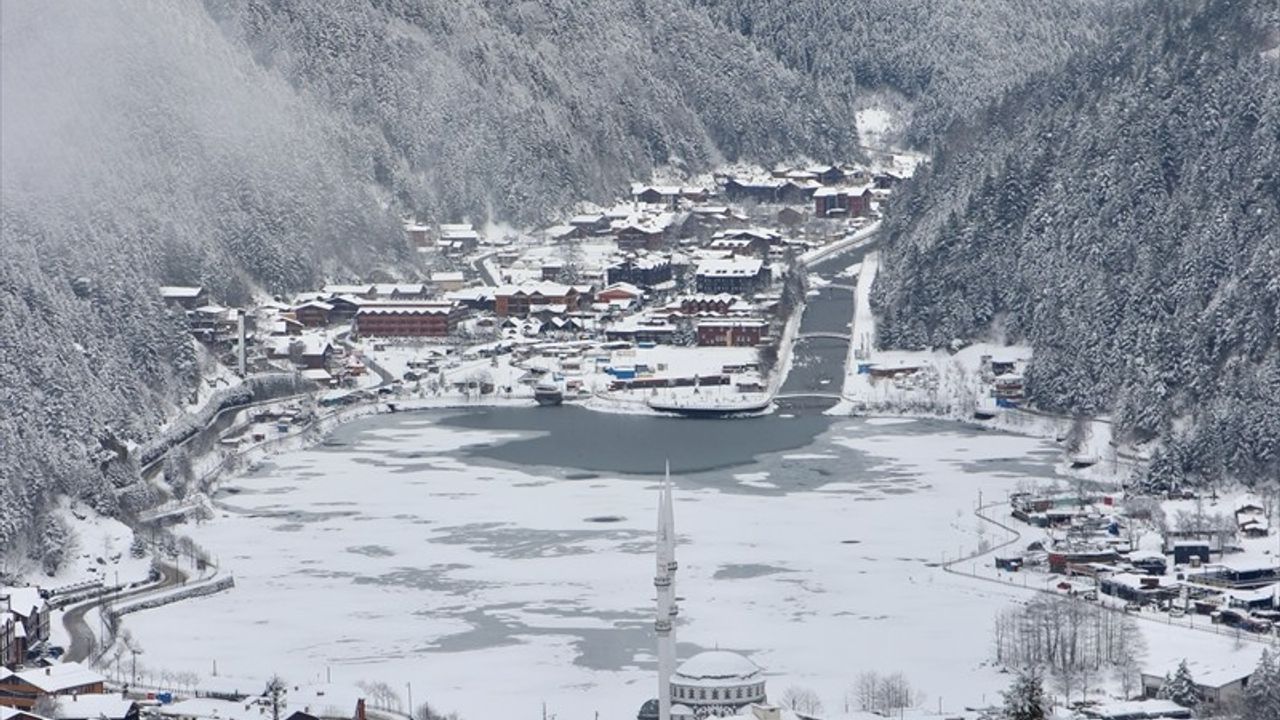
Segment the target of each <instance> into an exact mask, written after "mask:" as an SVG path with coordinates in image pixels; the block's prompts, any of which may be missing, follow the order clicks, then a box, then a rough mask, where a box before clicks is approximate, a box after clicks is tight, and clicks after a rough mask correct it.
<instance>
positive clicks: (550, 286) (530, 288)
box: [494, 282, 574, 297]
mask: <svg viewBox="0 0 1280 720" xmlns="http://www.w3.org/2000/svg"><path fill="white" fill-rule="evenodd" d="M573 289H574V288H573V287H572V286H570V285H561V284H560V283H554V282H537V283H524V284H522V285H499V286H498V288H497V290H495V291H494V295H542V296H543V297H564V296H565V295H568V294H569V291H571V290H573Z"/></svg>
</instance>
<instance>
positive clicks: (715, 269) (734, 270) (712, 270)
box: [698, 257, 764, 277]
mask: <svg viewBox="0 0 1280 720" xmlns="http://www.w3.org/2000/svg"><path fill="white" fill-rule="evenodd" d="M763 267H764V261H763V260H761V259H759V258H746V257H733V258H711V259H707V260H703V261H702V262H699V263H698V274H699V275H709V276H715V277H754V276H756V275H757V274H759V272H760V270H761V269H762V268H763Z"/></svg>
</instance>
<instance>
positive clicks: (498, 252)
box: [159, 165, 901, 411]
mask: <svg viewBox="0 0 1280 720" xmlns="http://www.w3.org/2000/svg"><path fill="white" fill-rule="evenodd" d="M900 179H901V176H900V175H898V174H895V173H894V172H892V171H889V170H883V169H880V170H877V171H874V172H873V171H872V170H870V169H869V168H866V167H863V166H856V165H845V166H837V165H824V166H812V167H802V168H790V167H778V168H775V169H774V170H773V171H771V172H765V171H763V170H761V169H759V168H735V169H731V170H729V171H726V172H724V173H718V174H716V175H714V176H713V177H712V178H708V179H707V180H708V181H707V182H705V183H703V184H701V185H657V184H636V185H634V186H633V187H632V191H631V198H630V199H629V200H627V201H624V202H621V203H619V204H617V205H615V206H613V207H609V208H594V209H593V211H592V212H584V213H580V214H577V215H573V216H571V217H568V218H565V220H564V222H563V223H562V224H559V225H555V226H551V227H547V228H543V229H541V230H539V231H537V232H534V233H531V234H528V235H524V234H515V233H510V232H507V233H504V234H501V235H497V234H495V233H487V234H486V233H485V232H483V231H482V229H477V228H475V227H473V226H471V225H468V224H447V223H446V224H439V225H424V224H419V223H417V222H416V221H412V220H409V221H406V224H405V235H406V240H407V241H408V242H409V243H410V244H412V246H413V247H414V248H416V250H417V251H418V253H419V254H420V256H421V258H422V260H423V266H424V267H428V268H431V269H430V270H429V271H423V272H422V273H421V276H420V277H417V278H415V279H414V280H412V281H403V280H400V281H394V282H389V281H384V280H386V278H377V279H376V280H377V281H374V280H373V279H364V280H344V281H343V282H334V283H330V284H327V285H325V286H324V287H321V288H317V289H316V290H314V291H311V292H306V293H302V294H300V295H298V296H296V297H291V298H270V299H267V298H264V299H263V300H262V301H261V302H259V303H257V304H256V305H254V306H252V307H239V308H237V307H228V306H226V305H223V304H220V303H219V302H218V299H217V298H212V297H210V296H209V294H208V293H207V292H206V291H205V290H204V289H203V288H199V287H163V288H160V290H159V292H160V295H161V297H162V298H163V299H164V300H165V301H166V302H168V303H170V304H171V305H173V306H174V307H175V308H177V309H179V310H180V311H181V312H183V313H184V314H185V315H186V317H187V319H188V324H189V327H190V328H191V332H192V334H193V335H194V336H195V337H196V338H197V339H198V340H199V341H200V342H201V344H202V346H203V347H204V348H206V349H207V351H208V354H209V355H210V356H211V357H212V358H215V359H216V360H217V361H219V362H220V363H221V364H222V365H223V366H225V367H227V368H235V369H236V373H237V374H239V375H241V376H245V375H250V374H254V373H263V372H271V371H278V370H285V371H293V370H296V371H298V372H299V373H300V374H301V375H302V376H303V377H304V378H306V379H307V380H310V381H312V382H314V383H315V384H316V385H317V388H318V389H319V390H320V391H321V392H320V395H319V396H318V397H319V398H320V399H321V401H322V402H323V403H325V404H331V405H332V404H345V403H350V402H355V401H358V400H360V399H361V398H364V399H372V398H377V399H380V400H392V401H396V400H398V401H402V403H403V402H405V401H419V402H422V401H426V402H430V401H433V400H434V401H437V402H451V401H452V402H456V401H458V400H472V401H480V400H492V401H506V400H523V401H530V400H533V399H534V398H535V397H536V398H537V399H538V401H539V402H544V403H547V404H554V403H559V402H561V401H569V402H583V403H585V404H587V405H588V406H593V407H596V408H600V409H611V410H619V411H627V410H630V411H645V410H648V409H655V408H662V407H664V405H662V404H661V403H662V402H663V401H667V406H668V407H672V408H679V407H680V404H679V398H681V397H685V398H686V401H687V398H688V397H690V396H692V397H695V398H696V397H697V396H698V395H704V396H708V397H710V396H714V397H716V398H720V399H721V400H719V402H723V403H724V404H725V407H728V408H742V407H747V406H750V407H751V408H754V409H756V410H759V409H763V407H764V406H765V405H766V404H767V401H768V391H769V390H770V387H769V384H770V374H771V371H772V370H773V369H775V367H774V366H776V364H777V362H776V360H777V356H778V354H777V352H772V353H765V354H764V355H763V357H768V358H771V361H770V362H762V361H761V358H762V355H761V354H760V353H759V352H758V351H759V350H760V349H761V348H765V347H769V346H773V347H774V348H775V349H776V348H777V346H778V345H779V343H780V342H781V341H782V338H783V335H784V334H785V330H786V326H787V323H788V321H789V320H790V319H791V318H792V316H793V314H795V313H796V312H797V311H798V310H799V309H801V307H802V306H803V301H804V292H805V278H804V277H803V264H804V261H805V258H806V255H807V254H810V255H811V254H813V253H815V252H820V251H822V250H823V249H824V248H831V247H832V246H834V245H838V244H839V243H841V242H842V241H847V238H849V237H850V236H853V235H856V234H857V233H859V232H860V231H864V232H863V234H864V235H865V234H866V232H865V231H867V230H869V229H873V226H874V223H875V221H876V218H877V216H878V213H879V209H878V208H879V205H880V204H881V202H883V201H884V199H885V197H886V196H887V195H888V194H889V193H890V192H891V190H892V188H893V186H894V185H895V184H896V183H897V182H898V181H899V180H900ZM215 382H226V380H225V378H222V379H220V380H218V381H215ZM211 384H212V383H211ZM539 388H541V392H539ZM735 403H737V404H736V405H735Z"/></svg>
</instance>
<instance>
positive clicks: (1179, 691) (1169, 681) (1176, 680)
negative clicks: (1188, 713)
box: [1156, 659, 1200, 708]
mask: <svg viewBox="0 0 1280 720" xmlns="http://www.w3.org/2000/svg"><path fill="white" fill-rule="evenodd" d="M1156 697H1158V698H1160V699H1162V700H1172V701H1173V702H1175V703H1177V704H1179V705H1181V706H1183V707H1187V708H1194V707H1195V706H1197V705H1199V704H1200V695H1199V693H1198V692H1197V691H1196V683H1195V680H1193V679H1192V677H1191V671H1190V670H1189V669H1187V661H1186V660H1185V659H1184V660H1183V661H1182V662H1180V663H1178V669H1177V670H1175V671H1174V672H1173V674H1172V675H1169V674H1167V673H1166V674H1165V676H1164V682H1163V683H1162V684H1161V685H1160V692H1159V693H1157V694H1156Z"/></svg>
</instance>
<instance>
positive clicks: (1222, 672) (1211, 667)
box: [1143, 653, 1258, 687]
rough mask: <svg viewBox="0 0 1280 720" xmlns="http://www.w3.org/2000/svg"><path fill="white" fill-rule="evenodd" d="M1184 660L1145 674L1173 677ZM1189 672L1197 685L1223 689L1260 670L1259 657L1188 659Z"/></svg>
mask: <svg viewBox="0 0 1280 720" xmlns="http://www.w3.org/2000/svg"><path fill="white" fill-rule="evenodd" d="M1180 662H1182V659H1181V658H1179V659H1177V660H1173V661H1171V662H1168V663H1166V664H1164V665H1157V666H1154V667H1147V668H1145V669H1144V670H1143V673H1145V674H1147V675H1155V676H1158V677H1164V676H1165V675H1173V673H1174V671H1176V670H1177V669H1178V663H1180ZM1186 663H1187V670H1189V671H1190V672H1191V679H1192V680H1194V681H1195V682H1196V684H1197V685H1204V686H1206V687H1223V686H1225V685H1230V684H1231V683H1233V682H1236V681H1237V680H1240V679H1242V678H1247V677H1249V676H1251V675H1253V672H1254V670H1256V669H1257V668H1258V656H1257V654H1254V653H1237V654H1233V655H1212V656H1209V657H1202V658H1199V657H1197V658H1186Z"/></svg>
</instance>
